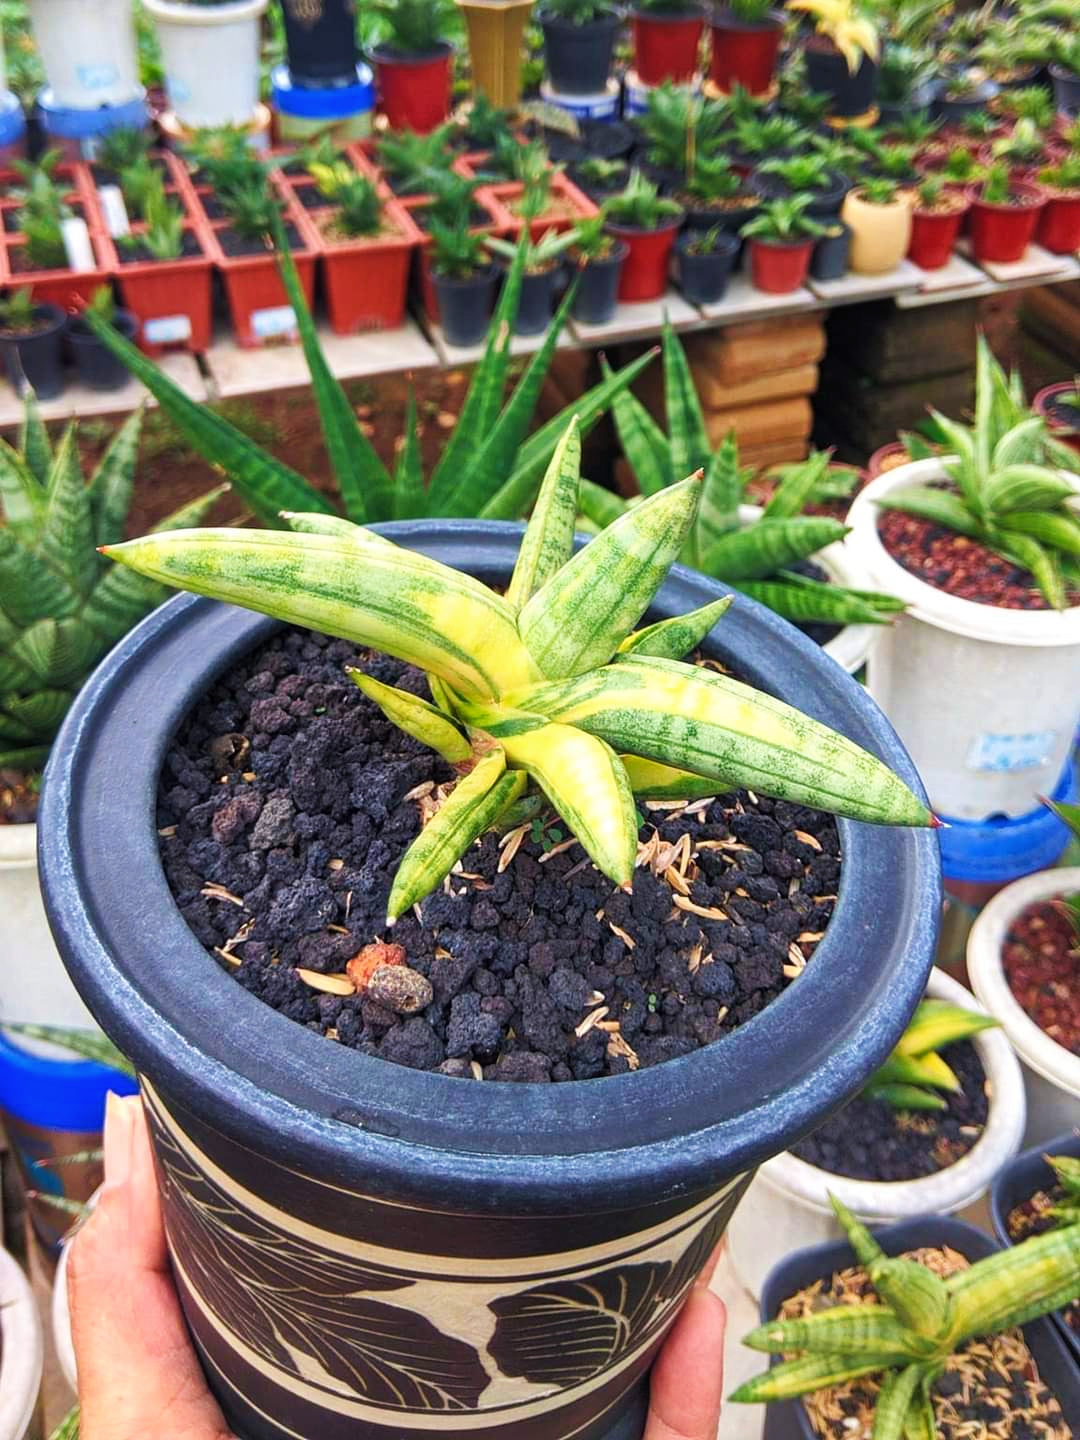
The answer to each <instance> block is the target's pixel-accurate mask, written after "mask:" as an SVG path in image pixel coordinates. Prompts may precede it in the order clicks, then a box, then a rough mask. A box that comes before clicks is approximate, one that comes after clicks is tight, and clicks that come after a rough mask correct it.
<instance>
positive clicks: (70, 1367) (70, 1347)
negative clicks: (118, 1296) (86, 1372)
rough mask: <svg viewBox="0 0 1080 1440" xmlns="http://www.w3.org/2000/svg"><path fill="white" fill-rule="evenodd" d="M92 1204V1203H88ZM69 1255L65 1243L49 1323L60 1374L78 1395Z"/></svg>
mask: <svg viewBox="0 0 1080 1440" xmlns="http://www.w3.org/2000/svg"><path fill="white" fill-rule="evenodd" d="M90 1203H91V1204H93V1201H91V1202H90ZM70 1254H71V1244H70V1242H67V1243H65V1245H64V1248H63V1249H62V1250H61V1251H60V1260H59V1262H58V1264H57V1266H56V1278H55V1279H54V1280H53V1293H52V1307H51V1313H50V1321H51V1324H52V1337H53V1348H54V1350H55V1351H56V1359H57V1362H58V1364H59V1366H60V1373H61V1374H62V1375H63V1377H64V1379H65V1380H66V1381H67V1383H68V1384H69V1385H70V1386H71V1388H72V1390H74V1391H75V1393H76V1394H78V1391H79V1372H78V1369H77V1367H76V1364H75V1344H74V1341H73V1340H72V1338H71V1305H70V1302H69V1301H68V1280H67V1276H68V1256H69V1255H70Z"/></svg>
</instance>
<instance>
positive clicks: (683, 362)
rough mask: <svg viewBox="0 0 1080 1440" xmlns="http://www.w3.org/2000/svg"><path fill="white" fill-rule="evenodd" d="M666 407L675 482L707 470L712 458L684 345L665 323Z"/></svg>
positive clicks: (702, 414) (666, 321)
mask: <svg viewBox="0 0 1080 1440" xmlns="http://www.w3.org/2000/svg"><path fill="white" fill-rule="evenodd" d="M664 403H665V406H666V408H667V423H668V445H669V446H670V451H671V472H672V478H673V479H678V478H679V477H680V476H682V475H690V474H692V473H693V471H695V470H701V469H704V467H705V466H706V465H707V464H708V461H709V456H710V454H711V446H710V445H709V436H708V432H707V431H706V429H705V416H704V413H703V411H702V408H701V400H700V399H699V397H698V393H697V386H696V385H695V384H694V376H693V374H692V372H691V370H690V362H689V361H688V360H687V358H686V351H685V350H684V349H683V345H682V341H681V340H680V339H679V337H678V336H677V335H676V334H675V331H674V330H673V329H672V328H671V323H670V321H668V320H665V321H664Z"/></svg>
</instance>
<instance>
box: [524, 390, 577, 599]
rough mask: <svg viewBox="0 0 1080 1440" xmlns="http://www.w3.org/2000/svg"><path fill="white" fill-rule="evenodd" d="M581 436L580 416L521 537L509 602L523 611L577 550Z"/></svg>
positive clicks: (557, 452) (564, 440)
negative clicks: (576, 523) (527, 603)
mask: <svg viewBox="0 0 1080 1440" xmlns="http://www.w3.org/2000/svg"><path fill="white" fill-rule="evenodd" d="M580 477H581V435H580V432H579V431H578V423H577V416H576V415H575V417H574V418H573V420H571V421H570V424H569V425H568V426H567V427H566V433H565V435H564V436H563V438H562V439H561V440H560V441H559V444H558V446H557V447H556V449H555V454H554V455H553V456H552V457H551V464H550V465H549V466H548V468H547V474H546V475H545V476H544V483H543V484H542V485H541V487H540V494H539V496H538V497H537V500H536V506H535V508H534V510H533V513H532V519H531V520H530V521H529V524H528V526H527V527H526V530H525V534H524V535H523V536H522V540H521V549H520V550H519V551H518V558H517V563H516V564H515V566H514V573H513V575H512V576H511V577H510V584H509V587H508V588H507V591H506V602H507V604H508V605H509V606H510V607H511V609H513V610H520V609H521V608H522V606H523V605H525V603H526V602H527V601H528V600H530V599H531V598H532V597H533V595H535V594H536V592H537V590H540V589H541V588H542V587H543V586H544V585H546V584H547V582H548V581H549V580H550V579H551V577H552V576H553V575H554V574H555V573H556V571H558V570H561V569H562V567H563V566H564V565H565V564H566V562H567V560H569V558H570V555H571V553H572V552H573V548H574V521H575V520H576V519H577V502H578V482H579V480H580Z"/></svg>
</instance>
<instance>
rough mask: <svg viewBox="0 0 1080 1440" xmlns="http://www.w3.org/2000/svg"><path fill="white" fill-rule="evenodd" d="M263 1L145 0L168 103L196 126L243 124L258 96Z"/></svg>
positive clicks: (183, 119)
mask: <svg viewBox="0 0 1080 1440" xmlns="http://www.w3.org/2000/svg"><path fill="white" fill-rule="evenodd" d="M267 3H268V0H231V3H226V4H223V5H186V4H183V3H181V0H144V4H145V7H146V10H147V11H148V13H149V14H150V15H152V16H153V17H154V20H155V22H156V24H157V32H158V39H159V40H160V41H161V54H162V59H163V61H164V66H165V89H166V92H167V94H168V97H169V106H170V108H171V109H172V110H173V111H174V112H175V114H176V118H177V120H179V122H180V124H181V125H183V126H185V127H186V128H188V129H192V130H201V129H206V128H208V127H210V126H217V125H248V124H250V122H251V117H252V115H253V114H254V112H255V107H256V105H257V104H258V100H259V17H260V16H261V15H262V13H263V11H264V10H265V9H266V6H267Z"/></svg>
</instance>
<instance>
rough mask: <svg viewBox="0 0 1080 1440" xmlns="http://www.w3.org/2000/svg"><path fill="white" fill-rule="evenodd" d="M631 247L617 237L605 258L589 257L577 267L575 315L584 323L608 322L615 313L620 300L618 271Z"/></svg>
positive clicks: (602, 323) (599, 323) (604, 323)
mask: <svg viewBox="0 0 1080 1440" xmlns="http://www.w3.org/2000/svg"><path fill="white" fill-rule="evenodd" d="M628 254H629V247H628V246H627V245H626V244H625V242H624V241H622V240H616V241H615V245H614V248H613V249H612V252H611V254H610V255H609V256H608V257H607V258H606V259H604V260H590V261H589V262H588V264H587V265H583V266H582V267H581V268H580V270H579V271H578V277H579V278H578V289H577V294H576V295H575V296H574V319H575V320H580V321H582V323H583V324H585V325H606V324H607V323H608V322H609V321H610V320H611V319H612V318H613V316H614V314H615V307H616V305H617V304H618V301H619V273H620V271H621V270H622V266H623V261H624V260H625V259H626V257H627V255H628Z"/></svg>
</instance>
